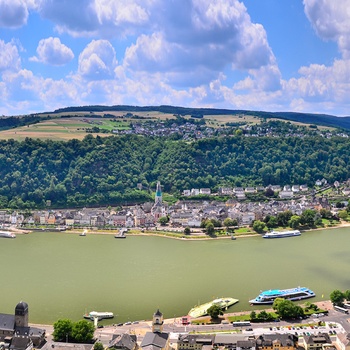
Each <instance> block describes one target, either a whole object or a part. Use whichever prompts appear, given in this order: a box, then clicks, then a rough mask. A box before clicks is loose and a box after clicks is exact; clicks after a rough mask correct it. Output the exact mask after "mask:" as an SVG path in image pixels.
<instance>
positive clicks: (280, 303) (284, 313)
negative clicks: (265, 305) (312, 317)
mask: <svg viewBox="0 0 350 350" xmlns="http://www.w3.org/2000/svg"><path fill="white" fill-rule="evenodd" d="M272 307H273V309H274V310H276V312H277V313H278V315H279V316H280V317H281V318H283V319H291V318H299V317H302V316H304V310H303V309H302V307H300V306H299V305H295V304H294V303H293V302H292V301H291V300H285V299H283V298H276V299H275V301H274V302H273V306H272Z"/></svg>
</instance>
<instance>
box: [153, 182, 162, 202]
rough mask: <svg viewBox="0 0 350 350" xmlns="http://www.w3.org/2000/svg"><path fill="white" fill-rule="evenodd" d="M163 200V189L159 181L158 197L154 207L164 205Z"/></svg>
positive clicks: (155, 199) (156, 196)
mask: <svg viewBox="0 0 350 350" xmlns="http://www.w3.org/2000/svg"><path fill="white" fill-rule="evenodd" d="M162 203H163V198H162V189H161V187H160V181H157V188H156V195H155V197H154V205H155V206H158V205H162Z"/></svg>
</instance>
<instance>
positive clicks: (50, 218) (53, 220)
mask: <svg viewBox="0 0 350 350" xmlns="http://www.w3.org/2000/svg"><path fill="white" fill-rule="evenodd" d="M55 223H56V216H55V214H53V213H50V214H49V216H48V217H47V224H48V225H55Z"/></svg>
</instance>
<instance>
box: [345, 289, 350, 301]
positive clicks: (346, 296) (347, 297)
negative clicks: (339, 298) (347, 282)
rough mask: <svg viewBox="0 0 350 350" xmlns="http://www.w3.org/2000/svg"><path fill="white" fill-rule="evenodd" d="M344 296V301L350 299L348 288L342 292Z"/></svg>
mask: <svg viewBox="0 0 350 350" xmlns="http://www.w3.org/2000/svg"><path fill="white" fill-rule="evenodd" d="M344 298H345V299H346V301H350V290H349V289H348V290H346V291H345V292H344Z"/></svg>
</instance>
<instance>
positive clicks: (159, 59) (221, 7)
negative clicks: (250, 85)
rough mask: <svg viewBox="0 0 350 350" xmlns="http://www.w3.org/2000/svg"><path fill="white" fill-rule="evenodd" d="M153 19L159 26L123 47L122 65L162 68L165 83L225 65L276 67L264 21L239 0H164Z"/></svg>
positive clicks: (211, 74)
mask: <svg viewBox="0 0 350 350" xmlns="http://www.w3.org/2000/svg"><path fill="white" fill-rule="evenodd" d="M151 19H152V21H153V22H155V23H158V26H157V29H158V30H157V31H154V32H153V33H152V34H147V35H146V34H143V35H141V36H139V37H138V39H137V41H136V42H135V43H134V44H133V45H131V46H130V47H129V48H128V49H127V50H126V53H125V58H124V65H125V67H126V68H128V69H130V70H132V71H144V72H147V71H148V72H162V73H163V74H164V77H165V81H167V82H169V83H174V84H180V85H182V86H186V85H187V86H195V85H198V84H202V83H209V82H210V81H212V80H213V79H215V78H217V77H218V75H219V74H220V73H221V72H222V71H223V70H225V69H227V68H231V69H240V70H243V71H244V70H246V71H248V70H254V69H257V70H259V69H260V68H261V67H263V66H269V65H272V64H273V65H275V67H277V66H276V64H275V58H274V55H273V53H272V50H271V48H270V47H269V45H268V41H267V36H266V32H265V30H264V28H263V26H261V25H260V24H254V23H252V22H251V19H250V17H249V15H248V13H247V10H246V8H245V6H244V5H243V3H241V2H239V1H238V0H218V1H215V2H212V1H210V0H192V1H186V0H177V1H168V2H165V3H163V4H162V5H160V9H159V11H157V12H154V13H152V16H151Z"/></svg>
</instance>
